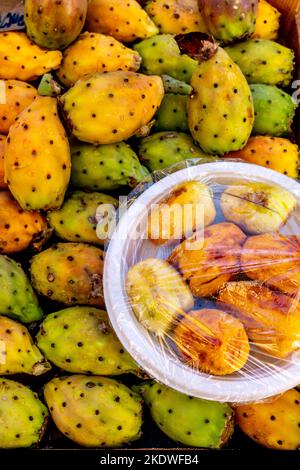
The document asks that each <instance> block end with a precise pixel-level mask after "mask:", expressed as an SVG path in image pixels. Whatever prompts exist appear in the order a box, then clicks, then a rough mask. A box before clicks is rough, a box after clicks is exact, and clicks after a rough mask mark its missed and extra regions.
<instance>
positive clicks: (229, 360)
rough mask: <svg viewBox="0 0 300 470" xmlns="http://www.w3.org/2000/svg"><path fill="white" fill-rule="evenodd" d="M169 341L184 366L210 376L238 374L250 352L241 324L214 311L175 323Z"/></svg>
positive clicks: (200, 313)
mask: <svg viewBox="0 0 300 470" xmlns="http://www.w3.org/2000/svg"><path fill="white" fill-rule="evenodd" d="M172 339H173V341H174V343H175V344H176V346H177V348H178V349H179V352H180V354H181V356H182V359H183V361H184V362H187V363H188V364H189V365H190V366H191V367H192V368H193V369H196V370H197V369H198V370H200V371H202V372H205V373H207V374H212V375H229V374H233V373H234V372H236V371H238V370H240V369H241V368H242V367H244V365H245V364H246V362H247V360H248V356H249V351H250V347H249V341H248V336H247V333H246V331H245V329H244V326H243V324H242V323H241V322H240V321H239V320H238V319H237V318H234V317H233V316H232V315H229V314H228V313H226V312H222V311H221V310H215V309H214V310H213V309H202V310H194V311H192V312H189V313H188V314H187V315H185V317H183V318H182V319H181V320H179V321H178V324H177V326H176V328H175V330H174V334H173V336H172Z"/></svg>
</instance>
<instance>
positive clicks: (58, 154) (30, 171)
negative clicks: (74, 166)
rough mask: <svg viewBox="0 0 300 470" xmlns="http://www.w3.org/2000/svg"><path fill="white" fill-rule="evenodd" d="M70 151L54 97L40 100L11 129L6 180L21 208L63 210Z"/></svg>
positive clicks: (8, 141)
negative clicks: (60, 208) (61, 207)
mask: <svg viewBox="0 0 300 470" xmlns="http://www.w3.org/2000/svg"><path fill="white" fill-rule="evenodd" d="M70 166H71V161H70V148H69V142H68V139H67V136H66V133H65V130H64V128H63V126H62V124H61V122H60V120H59V117H58V115H57V102H56V99H55V98H48V97H38V98H36V99H35V100H34V102H33V103H32V104H31V105H30V106H29V107H28V108H26V109H24V111H23V112H22V113H21V114H20V116H19V118H18V120H17V122H16V123H15V124H14V125H13V126H12V127H11V128H10V131H9V136H8V138H7V141H6V145H5V178H6V181H7V183H8V186H9V189H10V191H11V192H12V194H13V196H14V197H15V199H16V200H17V201H18V203H19V204H20V206H21V207H22V208H23V209H25V210H30V209H44V210H48V209H56V208H57V207H60V206H61V204H62V202H63V199H64V195H65V191H66V189H67V185H68V183H69V178H70Z"/></svg>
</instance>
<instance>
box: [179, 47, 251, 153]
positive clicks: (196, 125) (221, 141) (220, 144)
mask: <svg viewBox="0 0 300 470" xmlns="http://www.w3.org/2000/svg"><path fill="white" fill-rule="evenodd" d="M221 77H222V78H221ZM191 85H192V87H193V89H194V91H195V92H194V93H193V94H192V95H191V96H190V99H189V101H188V121H189V127H190V131H191V134H192V136H193V138H194V140H195V141H196V142H197V143H198V144H199V145H200V147H201V148H202V150H203V151H204V152H207V153H210V154H218V155H223V154H224V153H227V152H230V151H233V150H239V149H241V148H243V147H244V146H245V144H246V143H247V141H248V139H249V137H250V134H251V131H252V127H253V121H254V110H253V103H252V98H251V92H250V88H249V86H248V83H247V81H246V79H245V77H244V76H243V74H242V72H241V71H240V69H239V68H238V66H237V65H235V64H234V62H233V61H232V60H231V58H230V57H229V56H228V54H226V52H225V51H224V50H223V49H221V48H220V47H219V48H218V50H217V52H216V54H215V55H214V56H213V57H211V58H210V59H208V60H207V61H204V62H202V63H199V65H198V66H197V68H196V69H195V71H194V73H193V76H192V80H191Z"/></svg>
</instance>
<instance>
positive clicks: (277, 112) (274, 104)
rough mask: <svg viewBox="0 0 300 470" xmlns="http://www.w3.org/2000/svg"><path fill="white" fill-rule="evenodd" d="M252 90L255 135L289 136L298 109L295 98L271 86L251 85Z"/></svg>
mask: <svg viewBox="0 0 300 470" xmlns="http://www.w3.org/2000/svg"><path fill="white" fill-rule="evenodd" d="M250 89H251V93H252V98H253V103H254V112H255V118H254V127H253V134H255V135H271V136H275V137H276V136H282V135H289V134H290V133H291V125H292V122H293V119H294V116H295V112H296V108H297V103H296V101H295V100H294V98H293V97H292V96H290V95H289V94H288V93H285V92H284V91H282V90H280V89H279V88H277V87H275V86H271V85H251V86H250Z"/></svg>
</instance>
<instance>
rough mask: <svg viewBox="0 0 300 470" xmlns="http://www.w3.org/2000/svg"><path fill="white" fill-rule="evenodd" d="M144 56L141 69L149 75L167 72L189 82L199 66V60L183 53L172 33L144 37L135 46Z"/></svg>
mask: <svg viewBox="0 0 300 470" xmlns="http://www.w3.org/2000/svg"><path fill="white" fill-rule="evenodd" d="M133 48H134V49H135V50H136V51H137V52H138V53H139V54H140V56H141V57H142V67H141V71H142V72H143V73H146V74H147V75H152V74H155V75H163V74H167V75H170V76H171V77H173V78H176V79H177V80H181V81H183V82H187V83H189V82H190V80H191V77H192V74H193V72H194V70H195V68H196V67H197V61H196V60H194V59H192V58H191V57H189V56H188V55H186V54H181V53H180V49H179V47H178V44H177V42H176V40H175V39H174V37H173V36H171V34H159V35H158V36H155V37H153V38H150V39H144V41H141V42H139V43H137V44H135V45H134V47H133Z"/></svg>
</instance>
